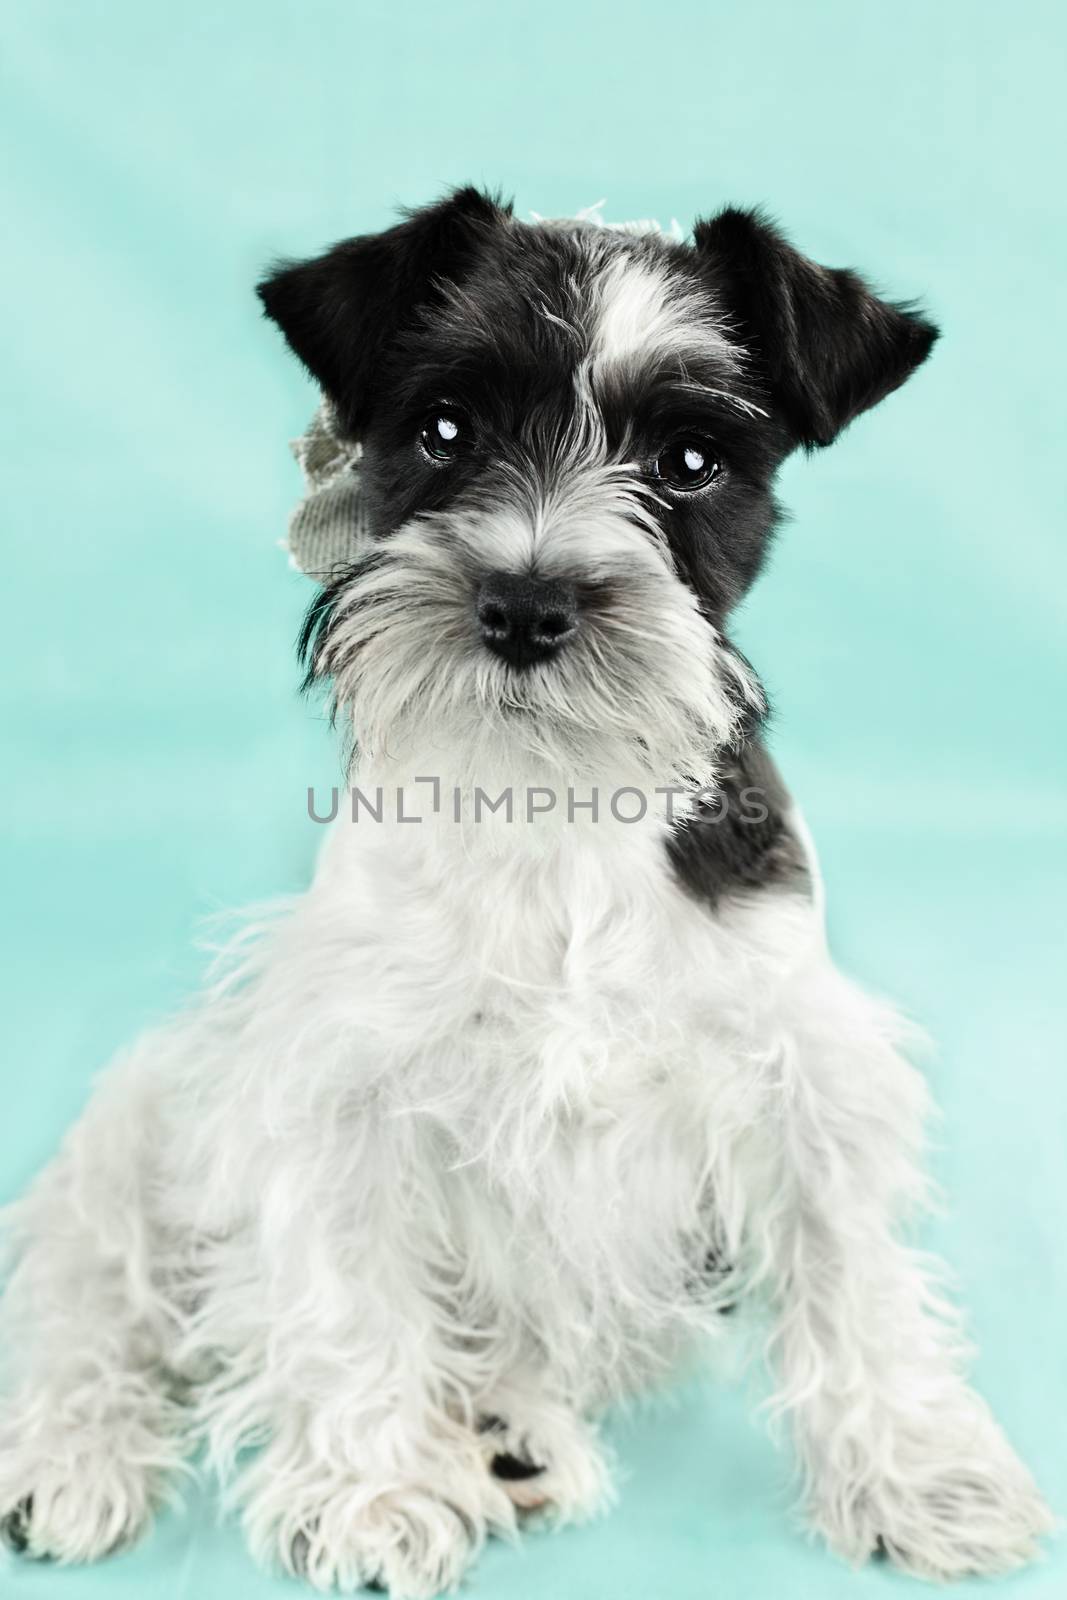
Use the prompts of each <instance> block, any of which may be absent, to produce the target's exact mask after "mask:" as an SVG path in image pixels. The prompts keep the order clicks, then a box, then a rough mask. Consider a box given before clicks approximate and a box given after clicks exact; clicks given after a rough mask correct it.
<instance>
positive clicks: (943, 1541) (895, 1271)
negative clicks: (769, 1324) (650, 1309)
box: [761, 958, 1050, 1578]
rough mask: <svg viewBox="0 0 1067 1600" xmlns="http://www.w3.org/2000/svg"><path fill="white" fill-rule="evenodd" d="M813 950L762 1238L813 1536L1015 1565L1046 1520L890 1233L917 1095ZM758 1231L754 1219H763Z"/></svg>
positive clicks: (792, 1007) (794, 1005) (789, 1007)
mask: <svg viewBox="0 0 1067 1600" xmlns="http://www.w3.org/2000/svg"><path fill="white" fill-rule="evenodd" d="M890 1033H891V1024H890V1021H889V1019H887V1018H886V1017H885V1016H884V1015H883V1014H882V1013H881V1011H880V1009H879V1008H878V1007H876V1006H874V1005H873V1004H872V1003H871V1002H870V1001H868V1000H867V999H866V997H864V996H863V995H861V994H860V993H859V992H858V991H857V990H855V989H854V988H853V987H852V986H851V985H850V984H848V983H847V982H846V980H845V979H843V978H842V977H841V976H840V975H839V974H838V973H836V972H835V971H834V970H833V968H832V967H831V966H830V964H829V962H828V961H826V960H823V959H822V958H820V962H819V964H818V965H817V967H816V969H815V970H813V971H809V972H808V973H807V974H805V975H804V976H803V977H802V979H801V980H799V981H798V983H797V986H796V988H795V990H794V991H793V992H792V994H791V996H787V997H786V998H785V1000H784V1029H783V1032H782V1034H781V1036H780V1040H779V1051H778V1058H779V1061H780V1065H781V1072H780V1077H779V1079H778V1082H777V1086H776V1090H775V1101H776V1107H775V1115H774V1117H773V1118H772V1123H773V1124H774V1140H775V1153H774V1156H773V1157H772V1158H771V1160H770V1162H769V1164H768V1167H767V1169H766V1170H765V1172H764V1174H763V1182H764V1183H766V1184H767V1186H768V1187H767V1190H766V1193H765V1194H764V1196H763V1200H762V1202H761V1210H762V1209H763V1208H764V1207H765V1208H766V1210H765V1215H766V1216H769V1217H770V1218H771V1219H772V1220H771V1226H770V1228H769V1229H768V1230H767V1232H766V1233H765V1235H764V1248H765V1250H766V1252H767V1259H766V1260H765V1266H767V1267H769V1270H770V1273H771V1280H772V1292H773V1297H774V1300H775V1303H776V1312H777V1324H776V1330H775V1334H774V1338H773V1350H774V1354H775V1357H776V1362H777V1367H778V1373H779V1381H780V1389H779V1393H778V1396H777V1404H778V1406H779V1407H780V1409H781V1411H782V1412H784V1413H785V1414H786V1415H788V1416H789V1417H790V1418H791V1421H792V1426H793V1432H794V1436H795V1442H796V1447H797V1450H798V1452H799V1456H800V1462H801V1467H802V1470H803V1476H804V1483H805V1490H806V1499H807V1508H808V1514H809V1517H810V1519H811V1521H812V1523H813V1524H814V1526H815V1527H816V1528H817V1529H818V1530H819V1531H821V1532H822V1533H823V1534H824V1535H825V1536H826V1538H827V1539H828V1541H829V1542H830V1544H831V1545H833V1546H834V1547H835V1548H836V1549H837V1550H838V1551H839V1552H840V1553H841V1554H842V1555H844V1556H845V1557H846V1558H848V1559H849V1560H852V1561H861V1560H863V1559H865V1558H866V1557H867V1556H869V1555H871V1554H872V1552H874V1551H875V1550H876V1549H879V1548H880V1549H883V1550H884V1551H885V1552H886V1553H887V1554H888V1555H889V1557H890V1558H891V1559H892V1560H893V1561H894V1562H895V1563H896V1564H897V1565H899V1566H901V1567H903V1568H905V1569H907V1570H909V1571H911V1572H913V1573H915V1574H917V1575H921V1576H924V1577H929V1578H952V1577H959V1576H962V1575H964V1574H967V1573H991V1572H999V1571H1003V1570H1006V1569H1009V1568H1012V1567H1015V1566H1018V1565H1020V1564H1022V1563H1023V1562H1024V1561H1026V1560H1028V1559H1029V1558H1030V1557H1032V1556H1033V1554H1034V1553H1035V1541H1036V1538H1037V1536H1038V1535H1039V1534H1041V1533H1042V1532H1045V1531H1047V1530H1048V1528H1049V1525H1050V1519H1049V1516H1048V1512H1047V1510H1046V1508H1045V1506H1044V1504H1043V1503H1042V1500H1041V1498H1040V1496H1039V1494H1038V1492H1037V1490H1036V1488H1035V1486H1034V1484H1033V1481H1032V1479H1031V1477H1030V1474H1029V1473H1028V1472H1027V1470H1026V1468H1025V1467H1024V1466H1023V1465H1022V1463H1021V1462H1020V1461H1019V1460H1018V1458H1017V1457H1016V1455H1015V1454H1014V1452H1013V1451H1012V1449H1011V1447H1010V1446H1009V1444H1008V1443H1007V1440H1006V1439H1005V1438H1004V1436H1003V1434H1002V1433H1001V1431H1000V1429H999V1427H998V1426H997V1424H996V1423H995V1422H994V1420H993V1418H992V1416H991V1414H990V1412H989V1410H988V1408H987V1407H986V1405H985V1403H984V1402H983V1401H982V1400H981V1399H980V1398H979V1397H978V1395H977V1394H975V1393H974V1391H973V1390H972V1389H971V1388H970V1387H969V1386H968V1385H967V1383H966V1382H965V1380H964V1377H963V1375H962V1369H963V1364H964V1356H965V1352H964V1351H963V1349H962V1347H961V1344H960V1341H959V1339H958V1337H957V1336H956V1334H955V1333H954V1329H953V1315H952V1312H951V1310H950V1308H949V1307H947V1306H946V1305H945V1303H944V1302H943V1300H942V1299H941V1297H940V1295H939V1294H938V1292H937V1290H936V1288H935V1287H934V1286H933V1283H932V1281H931V1278H930V1275H929V1272H928V1269H927V1266H926V1264H925V1263H924V1261H923V1259H922V1257H921V1256H920V1255H919V1254H918V1253H917V1252H915V1251H913V1250H911V1249H909V1248H907V1247H906V1246H905V1245H904V1244H903V1243H902V1242H900V1240H899V1239H898V1238H897V1237H896V1234H895V1231H894V1230H895V1225H896V1222H897V1220H898V1213H899V1211H900V1210H901V1203H902V1202H906V1201H907V1200H909V1199H911V1200H915V1199H921V1196H922V1190H923V1180H922V1176H921V1173H920V1169H919V1167H918V1165H917V1161H916V1153H917V1149H918V1145H919V1136H920V1128H921V1121H922V1114H923V1111H924V1109H925V1091H924V1088H923V1085H922V1082H921V1079H920V1078H919V1076H918V1074H917V1073H916V1072H915V1071H914V1070H913V1069H912V1068H911V1067H910V1066H909V1065H908V1064H907V1063H906V1062H905V1061H904V1060H903V1059H902V1057H901V1056H900V1055H899V1054H898V1053H897V1052H896V1050H895V1049H894V1047H893V1045H892V1043H891V1039H890ZM761 1221H762V1218H761Z"/></svg>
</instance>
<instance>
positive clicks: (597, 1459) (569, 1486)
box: [480, 1400, 612, 1524]
mask: <svg viewBox="0 0 1067 1600" xmlns="http://www.w3.org/2000/svg"><path fill="white" fill-rule="evenodd" d="M480 1436H481V1439H482V1448H483V1450H484V1452H485V1455H486V1458H487V1460H488V1463H489V1470H490V1472H491V1473H492V1474H493V1476H494V1477H495V1478H496V1479H497V1480H498V1481H499V1483H500V1485H501V1487H502V1488H503V1489H504V1490H505V1492H506V1493H507V1495H508V1497H509V1499H510V1500H511V1502H512V1504H513V1505H514V1506H515V1507H516V1508H517V1509H518V1510H519V1511H522V1512H527V1513H530V1512H537V1513H540V1514H541V1515H542V1516H544V1517H545V1518H546V1519H548V1520H550V1521H552V1522H554V1523H559V1524H562V1523H567V1522H586V1521H588V1520H589V1518H590V1517H594V1516H596V1515H597V1514H598V1513H599V1512H601V1511H604V1510H606V1509H607V1507H608V1506H609V1505H610V1504H611V1500H612V1487H611V1475H610V1471H609V1467H608V1463H607V1460H606V1458H605V1454H604V1451H603V1449H602V1447H601V1446H600V1444H599V1443H598V1441H597V1439H596V1436H595V1434H594V1433H593V1430H592V1429H591V1428H590V1427H589V1426H588V1424H587V1423H585V1422H584V1421H583V1420H582V1419H581V1418H580V1417H577V1416H575V1414H574V1413H573V1412H571V1411H568V1410H566V1409H565V1408H563V1407H559V1406H554V1405H553V1406H546V1405H543V1406H538V1407H536V1409H535V1408H534V1407H529V1408H526V1409H524V1408H523V1407H522V1406H521V1404H516V1403H515V1402H514V1400H512V1401H511V1402H510V1403H509V1405H508V1413H507V1415H506V1416H500V1415H497V1414H496V1413H495V1412H494V1413H490V1414H488V1415H486V1416H485V1417H484V1418H483V1421H482V1424H481V1428H480Z"/></svg>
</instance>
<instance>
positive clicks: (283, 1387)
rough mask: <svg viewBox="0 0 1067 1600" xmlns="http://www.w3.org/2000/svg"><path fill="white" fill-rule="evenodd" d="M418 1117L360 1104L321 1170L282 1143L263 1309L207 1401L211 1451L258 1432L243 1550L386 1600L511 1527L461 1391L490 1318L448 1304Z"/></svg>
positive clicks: (449, 1584)
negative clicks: (334, 1164) (377, 1590)
mask: <svg viewBox="0 0 1067 1600" xmlns="http://www.w3.org/2000/svg"><path fill="white" fill-rule="evenodd" d="M412 1121H413V1119H410V1118H407V1119H405V1118H399V1119H398V1118H390V1117H389V1116H388V1115H383V1116H382V1117H381V1118H380V1119H379V1118H378V1117H377V1116H376V1115H375V1113H374V1111H373V1110H368V1111H367V1112H366V1114H365V1115H363V1116H361V1119H360V1122H359V1126H358V1128H354V1129H353V1130H352V1141H353V1147H352V1150H351V1153H350V1157H349V1159H348V1160H347V1162H346V1168H345V1169H344V1170H341V1169H338V1170H336V1171H334V1172H330V1171H329V1170H328V1168H326V1167H320V1170H319V1174H318V1177H317V1178H316V1177H315V1176H314V1174H315V1163H314V1152H313V1150H312V1149H311V1148H310V1147H309V1149H308V1150H307V1151H306V1152H301V1150H300V1148H299V1141H297V1142H296V1143H295V1144H294V1142H293V1141H291V1140H288V1141H287V1142H286V1148H285V1149H283V1150H281V1151H279V1161H278V1165H277V1167H276V1169H275V1170H274V1172H273V1173H272V1175H271V1178H270V1180H269V1183H268V1185H267V1189H266V1192H265V1193H264V1194H263V1196H262V1202H263V1204H262V1208H261V1210H262V1215H263V1217H264V1219H265V1221H264V1224H263V1227H264V1232H263V1234H262V1236H261V1238H260V1239H259V1241H258V1243H257V1245H256V1247H255V1257H256V1261H257V1264H258V1267H257V1269H258V1270H260V1271H261V1272H262V1274H263V1276H262V1280H261V1283H260V1285H259V1286H258V1287H257V1290H256V1302H257V1309H256V1312H255V1314H254V1317H253V1319H252V1321H249V1318H250V1310H249V1305H248V1302H247V1301H245V1303H243V1304H242V1306H241V1307H240V1315H241V1318H242V1320H243V1324H244V1331H245V1345H244V1348H243V1349H241V1348H232V1349H231V1353H230V1355H229V1358H228V1359H227V1360H226V1361H225V1364H224V1366H225V1370H224V1371H223V1373H222V1375H221V1378H220V1381H219V1383H218V1384H217V1385H216V1386H215V1388H214V1390H213V1391H210V1390H209V1392H208V1393H207V1394H206V1395H205V1401H204V1404H205V1412H206V1417H207V1432H208V1436H209V1440H210V1441H211V1442H212V1443H213V1445H214V1446H215V1449H216V1453H218V1454H221V1455H225V1454H226V1453H227V1450H228V1447H229V1446H230V1445H232V1443H233V1442H234V1436H235V1434H236V1435H239V1437H240V1438H241V1439H247V1438H255V1437H256V1436H257V1435H259V1436H263V1435H266V1443H265V1444H264V1446H263V1448H262V1449H261V1451H260V1453H259V1454H258V1456H257V1457H256V1458H255V1459H254V1461H253V1462H252V1464H251V1466H249V1467H248V1468H247V1469H246V1470H245V1471H244V1472H243V1473H242V1474H241V1476H240V1478H239V1479H238V1480H237V1484H236V1495H235V1498H237V1499H238V1500H239V1501H240V1502H241V1503H242V1505H243V1521H244V1527H245V1531H246V1536H247V1539H248V1542H249V1545H250V1548H251V1550H252V1552H253V1554H254V1555H255V1556H256V1557H257V1558H258V1559H259V1560H261V1561H262V1562H264V1563H265V1564H266V1565H268V1566H277V1565H281V1566H282V1567H283V1568H285V1569H286V1570H288V1571H290V1572H292V1573H294V1574H299V1575H303V1576H306V1577H307V1578H309V1579H310V1580H311V1581H312V1583H314V1585H315V1586H316V1587H319V1588H338V1589H341V1590H344V1591H347V1590H352V1589H357V1588H359V1587H360V1586H361V1585H365V1584H368V1583H374V1582H377V1583H379V1584H381V1585H382V1586H384V1587H386V1588H388V1590H389V1592H390V1594H391V1595H392V1596H394V1597H395V1600H421V1597H424V1596H431V1595H437V1594H440V1593H444V1592H448V1591H450V1590H451V1589H453V1588H454V1587H455V1585H456V1584H457V1583H458V1581H459V1579H460V1578H461V1576H462V1574H463V1572H464V1570H465V1569H466V1567H467V1565H468V1563H469V1562H470V1561H471V1560H472V1558H473V1557H474V1555H475V1554H476V1553H477V1550H478V1548H479V1546H480V1544H481V1542H482V1540H483V1539H484V1537H485V1535H486V1533H487V1532H488V1531H494V1532H508V1531H511V1530H512V1529H513V1528H514V1526H515V1515H514V1509H513V1507H512V1504H511V1502H510V1500H509V1498H508V1496H507V1494H506V1493H505V1490H504V1487H503V1485H502V1484H500V1483H499V1482H497V1481H496V1480H495V1479H494V1478H493V1476H492V1474H491V1473H490V1471H489V1469H488V1464H487V1461H486V1456H485V1450H484V1443H483V1441H482V1440H481V1439H480V1438H479V1435H478V1428H477V1423H478V1418H477V1415H476V1413H475V1410H474V1408H473V1406H472V1404H471V1401H470V1396H471V1394H472V1393H474V1392H476V1391H477V1389H478V1388H479V1387H481V1386H482V1385H484V1381H485V1379H484V1372H483V1365H482V1364H483V1362H484V1361H485V1354H484V1352H485V1348H486V1346H487V1344H489V1343H490V1341H491V1330H482V1329H478V1328H475V1327H472V1326H470V1325H468V1324H465V1323H464V1317H463V1313H462V1312H461V1311H460V1310H459V1309H458V1305H457V1300H456V1298H455V1294H454V1290H455V1280H456V1277H457V1276H458V1275H459V1267H460V1263H459V1262H458V1261H457V1260H456V1259H452V1258H451V1256H450V1251H451V1249H452V1245H451V1244H450V1243H449V1240H448V1236H447V1229H446V1227H445V1223H444V1220H443V1218H444V1213H443V1205H442V1200H441V1196H440V1193H439V1192H438V1191H437V1189H436V1187H435V1178H434V1175H433V1173H434V1168H433V1163H432V1162H431V1161H430V1160H429V1158H428V1152H427V1151H426V1150H424V1149H420V1148H419V1145H418V1135H417V1133H416V1132H415V1131H414V1130H413V1128H412ZM305 1156H306V1158H307V1159H306V1160H305ZM290 1163H291V1165H290ZM468 1323H469V1319H468ZM223 1342H224V1341H223Z"/></svg>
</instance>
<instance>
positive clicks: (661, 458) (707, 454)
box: [652, 434, 722, 489]
mask: <svg viewBox="0 0 1067 1600" xmlns="http://www.w3.org/2000/svg"><path fill="white" fill-rule="evenodd" d="M721 471H722V464H721V462H720V461H719V459H718V457H717V456H716V454H715V446H714V445H713V444H712V442H711V440H710V439H702V438H701V437H700V436H699V435H698V434H685V435H683V436H682V438H680V439H675V440H674V442H673V444H669V445H668V446H667V448H666V450H662V451H661V452H660V454H659V455H658V456H657V457H656V459H655V461H654V462H653V463H652V476H653V477H654V478H659V479H660V480H661V482H663V483H665V484H666V485H667V487H668V489H703V488H706V486H707V485H708V484H709V483H710V482H711V480H712V479H713V478H717V477H718V475H719V473H720V472H721Z"/></svg>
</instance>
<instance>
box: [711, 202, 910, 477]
mask: <svg viewBox="0 0 1067 1600" xmlns="http://www.w3.org/2000/svg"><path fill="white" fill-rule="evenodd" d="M694 242H695V244H696V248H697V250H698V252H699V253H700V255H701V256H702V257H703V258H704V260H705V263H706V267H707V270H708V271H709V273H710V275H711V281H712V284H713V287H714V289H715V291H716V294H717V297H718V299H719V301H720V303H721V304H722V306H723V309H724V310H725V311H727V312H728V313H729V315H730V317H731V318H732V320H733V322H734V324H735V327H736V330H737V334H738V336H739V337H740V338H741V340H742V342H743V343H744V344H745V345H746V346H747V347H748V348H749V349H750V350H751V351H752V353H753V356H754V357H755V360H756V364H757V369H758V373H759V376H761V377H762V378H763V380H764V382H766V383H767V385H768V386H769V388H770V391H771V396H772V399H773V401H774V403H775V405H776V406H777V408H778V410H779V411H780V412H781V414H782V416H783V418H784V419H785V422H786V424H787V426H788V427H789V429H790V431H791V432H792V434H793V436H794V438H795V440H796V442H797V444H802V445H804V446H806V447H807V448H808V449H811V448H812V447H813V446H814V445H826V444H830V443H832V441H833V440H834V439H835V438H836V437H837V435H838V434H839V433H840V431H841V429H842V428H843V427H844V426H845V425H846V423H848V422H851V421H852V418H853V417H856V416H858V415H859V413H860V412H861V411H866V410H867V409H868V407H869V406H873V405H876V404H877V403H878V401H879V400H883V399H884V398H885V396H886V395H887V394H889V393H891V392H892V390H894V389H896V388H897V387H898V386H899V385H900V384H902V383H903V382H904V380H905V378H907V377H909V376H910V374H911V373H912V372H914V370H915V368H916V367H917V366H918V365H919V364H920V362H922V361H925V359H926V357H927V356H928V355H929V354H930V350H931V348H932V346H933V343H934V340H935V339H936V338H937V329H936V328H935V327H934V325H933V324H932V323H931V322H928V321H927V320H926V318H925V317H923V316H921V315H920V314H919V313H918V312H917V311H916V310H914V309H913V308H912V307H911V306H908V305H892V304H890V303H889V302H888V301H885V300H879V299H878V297H877V296H876V295H874V294H872V292H871V290H870V289H869V288H868V286H867V284H866V283H864V281H863V279H862V278H860V277H857V275H856V274H855V273H854V272H848V271H844V270H841V269H836V268H830V267H820V266H819V265H818V264H817V263H816V262H814V261H809V260H808V258H807V257H806V256H802V255H801V254H800V253H799V252H798V251H796V250H794V249H793V247H792V245H790V244H789V242H788V241H787V240H786V239H785V238H783V236H782V235H781V233H779V231H778V230H777V228H775V227H774V226H773V225H772V224H771V223H770V222H769V221H768V220H767V219H766V218H765V217H763V216H761V215H760V213H759V212H758V211H737V210H735V209H734V208H733V207H729V208H728V209H727V210H725V211H721V212H720V213H719V215H718V216H717V217H713V218H712V219H711V220H710V221H707V222H698V223H697V225H696V228H695V230H694Z"/></svg>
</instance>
